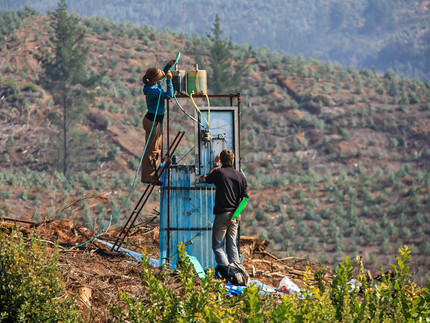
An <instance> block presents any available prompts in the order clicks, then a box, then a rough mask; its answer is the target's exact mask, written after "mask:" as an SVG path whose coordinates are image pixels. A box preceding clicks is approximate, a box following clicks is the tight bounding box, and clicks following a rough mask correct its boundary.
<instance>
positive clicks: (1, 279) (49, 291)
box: [0, 232, 82, 322]
mask: <svg viewBox="0 0 430 323" xmlns="http://www.w3.org/2000/svg"><path fill="white" fill-rule="evenodd" d="M57 262H58V249H57V248H55V249H54V252H53V254H52V256H49V257H48V256H47V249H46V246H45V245H44V244H43V243H42V242H41V241H40V240H39V239H38V238H37V237H35V236H33V235H32V236H31V238H30V241H29V243H28V244H26V243H25V242H24V238H23V236H22V233H20V232H12V234H11V235H10V237H6V236H4V235H3V236H0V321H5V322H82V320H81V315H80V314H79V312H78V311H77V306H75V300H74V299H72V298H71V297H70V295H69V294H68V293H67V291H66V288H65V285H64V282H63V281H62V273H61V271H60V270H59V269H58V267H57Z"/></svg>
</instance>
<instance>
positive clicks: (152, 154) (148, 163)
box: [141, 60, 175, 185]
mask: <svg viewBox="0 0 430 323" xmlns="http://www.w3.org/2000/svg"><path fill="white" fill-rule="evenodd" d="M174 63H175V60H171V61H170V62H169V63H167V65H166V66H165V67H164V69H163V71H162V70H160V69H159V68H158V67H150V68H149V69H148V70H147V71H146V73H145V75H144V76H143V77H142V82H143V84H144V87H143V94H144V95H145V98H146V106H147V113H146V115H145V117H144V118H143V121H142V124H143V129H145V132H146V141H147V147H146V150H145V155H144V156H143V160H142V173H141V175H142V176H141V182H142V183H148V184H153V185H161V184H162V183H161V181H160V180H159V179H158V175H157V168H158V165H159V157H160V154H161V147H162V144H163V139H162V133H163V118H164V112H165V104H164V101H165V100H166V99H170V98H173V96H174V92H173V84H172V73H171V72H170V70H169V69H170V68H171V67H172V66H173V64H174ZM164 77H166V85H167V89H166V91H163V88H162V84H161V80H162V79H163V78H164ZM160 93H161V94H160ZM153 124H154V126H153ZM151 129H152V133H151ZM148 140H149V141H148Z"/></svg>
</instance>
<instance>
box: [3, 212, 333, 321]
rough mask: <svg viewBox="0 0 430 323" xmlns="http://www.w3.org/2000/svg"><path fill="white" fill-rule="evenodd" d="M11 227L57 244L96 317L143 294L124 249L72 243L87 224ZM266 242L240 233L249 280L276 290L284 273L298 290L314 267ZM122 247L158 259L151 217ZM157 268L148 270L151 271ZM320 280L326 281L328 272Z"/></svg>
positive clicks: (67, 276) (70, 280)
mask: <svg viewBox="0 0 430 323" xmlns="http://www.w3.org/2000/svg"><path fill="white" fill-rule="evenodd" d="M13 228H19V230H20V231H21V232H22V233H23V234H24V237H29V235H30V233H31V232H32V231H33V232H35V233H36V234H38V235H39V236H40V238H41V239H43V240H45V241H46V242H47V246H48V248H51V247H52V246H53V245H54V243H56V242H58V245H59V266H60V267H61V269H62V270H63V272H64V281H65V283H66V286H67V288H68V290H69V291H70V292H71V293H73V294H75V295H78V300H79V305H80V307H81V309H82V311H83V312H84V313H86V314H89V315H90V316H91V317H92V318H94V319H96V321H99V322H104V321H108V318H109V316H110V312H109V308H110V307H112V306H114V305H118V304H120V299H119V293H120V291H124V292H126V293H128V294H129V295H135V296H136V297H139V295H144V294H145V291H144V288H143V286H142V284H141V277H140V273H141V268H140V264H139V263H138V262H137V261H136V260H135V259H134V258H131V257H129V256H128V255H125V254H124V253H118V252H111V251H110V248H109V247H107V246H106V245H104V244H102V243H100V242H99V241H96V239H94V240H92V242H89V243H87V244H85V245H84V246H82V247H79V248H75V247H74V246H76V245H79V244H82V243H84V242H86V241H88V238H92V237H93V236H94V235H95V234H96V233H94V232H89V231H88V229H87V228H85V227H82V226H80V225H79V224H75V223H73V222H72V221H70V220H54V221H47V222H42V223H32V222H30V221H22V220H15V219H1V220H0V230H1V231H2V232H11V231H12V229H13ZM120 230H121V228H118V229H109V228H108V229H107V230H106V231H105V232H103V233H102V234H100V235H99V236H98V237H97V238H98V239H100V240H103V241H107V242H114V241H116V238H117V237H118V235H119V234H120ZM268 244H269V242H268V241H267V240H263V239H261V238H258V237H250V236H242V237H241V240H240V252H241V253H242V254H243V255H244V266H245V268H246V269H247V270H248V272H249V274H250V276H251V279H253V280H258V281H260V282H262V283H265V284H267V285H270V286H273V287H275V288H276V287H278V286H279V282H280V281H281V279H282V278H283V277H285V276H287V277H289V278H290V279H291V280H292V281H293V282H295V283H296V285H297V286H299V287H300V288H303V287H304V282H303V280H302V278H303V275H304V274H305V270H306V266H308V265H309V266H310V267H311V269H314V270H315V269H318V268H319V267H318V266H316V265H315V264H311V263H310V262H309V260H308V259H306V258H295V257H288V258H284V259H280V258H278V257H276V256H275V255H273V254H270V253H269V252H267V251H266V247H267V246H268ZM123 247H126V248H127V249H129V250H132V251H136V252H139V253H141V252H142V250H143V248H145V249H146V251H147V253H148V255H149V256H150V257H153V258H156V259H158V257H159V254H158V252H159V230H158V227H157V226H156V225H152V224H151V221H147V222H145V223H144V222H141V223H139V224H138V225H136V226H135V227H134V228H132V229H131V230H130V232H129V234H128V236H127V237H126V239H125V242H124V245H123ZM208 252H211V251H208ZM157 270H158V269H157V268H154V271H157ZM325 281H326V283H329V282H330V278H329V275H328V274H327V276H326V277H325ZM172 288H175V286H172Z"/></svg>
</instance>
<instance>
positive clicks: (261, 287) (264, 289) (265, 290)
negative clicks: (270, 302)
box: [249, 280, 277, 295]
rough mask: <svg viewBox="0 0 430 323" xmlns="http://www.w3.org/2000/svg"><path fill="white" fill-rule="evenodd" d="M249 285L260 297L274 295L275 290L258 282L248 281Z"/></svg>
mask: <svg viewBox="0 0 430 323" xmlns="http://www.w3.org/2000/svg"><path fill="white" fill-rule="evenodd" d="M249 285H251V286H254V287H256V288H257V289H258V290H259V291H258V293H259V294H261V295H266V294H272V293H276V292H277V291H276V288H275V287H273V286H270V285H266V284H264V283H262V282H261V281H259V280H250V281H249Z"/></svg>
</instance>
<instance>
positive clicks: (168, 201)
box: [160, 93, 241, 259]
mask: <svg viewBox="0 0 430 323" xmlns="http://www.w3.org/2000/svg"><path fill="white" fill-rule="evenodd" d="M207 97H208V98H229V99H230V106H231V107H233V103H234V99H236V100H237V114H238V115H237V117H238V131H237V134H238V135H237V137H236V140H237V147H238V151H237V159H238V165H237V166H238V168H239V169H241V159H240V104H241V99H240V93H237V94H208V95H207ZM176 98H177V99H181V98H182V99H183V98H189V96H188V95H184V94H177V95H176ZM193 98H202V99H206V95H203V94H196V95H193ZM166 110H167V111H166V117H167V131H166V132H167V146H169V140H170V138H169V135H170V101H169V100H168V101H167V106H166ZM166 178H167V186H166V187H165V188H166V189H167V228H166V230H167V257H166V258H167V259H170V257H171V250H170V241H171V232H170V229H171V226H170V217H171V205H170V194H171V189H172V188H171V181H170V178H171V177H170V167H169V168H168V169H167V176H166ZM160 234H161V230H160ZM238 240H240V227H239V230H238ZM160 241H161V240H160ZM238 248H239V241H238ZM239 252H240V250H239Z"/></svg>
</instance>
